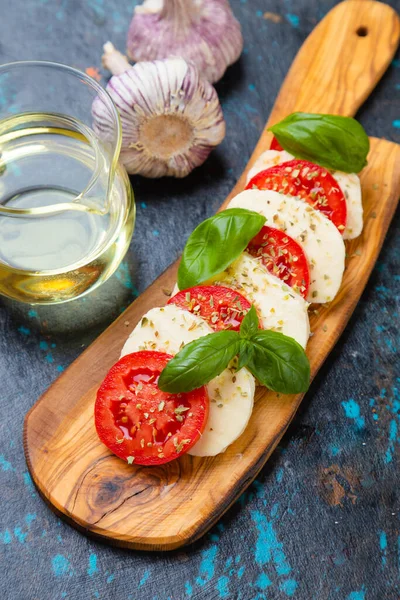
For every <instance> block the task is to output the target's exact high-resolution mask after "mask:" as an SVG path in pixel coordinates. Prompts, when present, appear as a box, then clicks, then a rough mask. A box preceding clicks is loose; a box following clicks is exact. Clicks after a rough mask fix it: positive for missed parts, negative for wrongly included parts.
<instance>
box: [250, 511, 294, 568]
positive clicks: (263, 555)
mask: <svg viewBox="0 0 400 600" xmlns="http://www.w3.org/2000/svg"><path fill="white" fill-rule="evenodd" d="M251 518H252V520H253V521H254V523H255V524H256V527H257V530H258V538H257V541H256V549H255V559H256V563H257V564H258V565H260V566H264V565H266V564H268V563H270V562H271V560H272V561H273V563H274V565H275V568H276V571H277V573H278V575H289V573H290V572H291V570H292V569H291V567H290V565H289V563H288V561H287V559H286V556H285V553H284V551H283V546H282V544H281V543H280V542H279V541H278V538H277V535H276V533H275V530H274V527H273V525H272V522H270V521H268V519H267V517H266V516H265V515H263V514H262V513H261V512H259V511H251Z"/></svg>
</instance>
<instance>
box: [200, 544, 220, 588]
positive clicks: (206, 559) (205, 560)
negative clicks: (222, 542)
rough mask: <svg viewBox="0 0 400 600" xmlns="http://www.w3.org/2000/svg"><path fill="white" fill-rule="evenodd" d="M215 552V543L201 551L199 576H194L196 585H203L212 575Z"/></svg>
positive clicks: (216, 550) (216, 551) (216, 549)
mask: <svg viewBox="0 0 400 600" xmlns="http://www.w3.org/2000/svg"><path fill="white" fill-rule="evenodd" d="M217 553H218V548H217V546H216V545H215V544H214V545H213V546H211V547H210V548H208V549H207V550H204V552H202V553H201V555H202V561H201V563H200V570H199V576H198V577H197V578H196V583H197V584H198V585H200V586H203V585H205V584H206V583H207V581H210V579H212V578H213V577H214V572H215V559H216V557H217Z"/></svg>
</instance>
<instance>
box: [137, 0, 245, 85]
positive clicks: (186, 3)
mask: <svg viewBox="0 0 400 600" xmlns="http://www.w3.org/2000/svg"><path fill="white" fill-rule="evenodd" d="M242 50H243V38H242V33H241V29H240V24H239V22H238V21H237V20H236V19H235V17H234V15H233V13H232V10H231V8H230V5H229V2H228V0H145V1H144V2H143V4H141V5H140V6H137V7H136V8H135V10H134V15H133V19H132V22H131V25H130V28H129V32H128V39H127V53H128V56H129V58H131V59H132V60H134V61H135V62H139V61H141V60H156V59H160V58H168V57H171V56H181V57H182V58H184V59H185V60H187V61H190V62H193V63H194V64H195V65H196V67H197V68H198V69H199V71H200V73H201V74H202V75H203V76H204V77H206V79H208V81H211V82H212V83H214V82H215V81H218V80H219V79H221V77H222V76H223V74H224V73H225V71H226V68H227V67H228V66H229V65H231V64H232V63H234V62H235V61H236V60H237V59H238V58H239V56H240V54H241V52H242Z"/></svg>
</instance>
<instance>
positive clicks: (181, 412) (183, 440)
mask: <svg viewBox="0 0 400 600" xmlns="http://www.w3.org/2000/svg"><path fill="white" fill-rule="evenodd" d="M171 358H172V356H170V355H169V354H164V353H163V352H153V351H148V350H144V351H142V352H133V353H132V354H128V355H127V356H124V357H123V358H121V360H119V361H118V362H117V363H116V364H115V365H114V366H113V367H111V369H110V371H109V372H108V374H107V375H106V378H105V379H104V381H103V383H102V384H101V386H100V389H99V391H98V392H97V398H96V404H95V409H94V419H95V425H96V430H97V434H98V436H99V438H100V440H101V441H102V442H103V444H105V445H106V446H107V448H109V449H110V450H111V452H114V454H116V455H117V456H119V457H120V458H122V459H123V460H126V461H127V462H128V463H133V464H135V465H161V464H163V463H166V462H169V461H171V460H173V459H175V458H178V457H179V456H181V455H182V454H184V453H185V452H187V451H188V450H189V449H190V448H191V447H192V446H193V445H194V444H195V443H196V442H197V440H198V439H199V438H200V435H201V433H202V431H203V429H204V427H205V424H206V421H207V417H208V408H209V400H208V392H207V388H206V387H205V386H203V387H201V388H199V389H197V390H193V392H188V393H184V394H183V393H182V394H168V393H167V392H162V391H161V390H160V389H159V388H158V386H157V381H158V378H159V375H160V373H161V371H162V370H163V368H164V367H165V365H166V364H167V363H168V361H169V360H171Z"/></svg>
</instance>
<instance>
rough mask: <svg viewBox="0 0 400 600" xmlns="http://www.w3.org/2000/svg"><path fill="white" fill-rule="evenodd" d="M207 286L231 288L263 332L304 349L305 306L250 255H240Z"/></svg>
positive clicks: (306, 333)
mask: <svg viewBox="0 0 400 600" xmlns="http://www.w3.org/2000/svg"><path fill="white" fill-rule="evenodd" d="M209 283H210V284H211V285H218V284H220V285H226V286H228V287H233V288H234V289H236V290H237V291H238V292H240V293H241V294H243V295H244V296H245V297H246V298H247V299H248V300H249V302H251V303H252V304H254V306H255V307H256V309H257V312H258V314H259V317H260V319H261V321H262V326H263V328H264V329H274V330H275V331H280V332H281V333H284V334H285V335H287V336H289V337H292V338H294V339H295V340H296V341H297V342H298V343H299V344H301V346H303V348H305V347H306V344H307V341H308V338H309V335H310V323H309V320H308V313H307V308H308V302H306V301H305V300H304V298H303V297H302V296H300V295H299V294H296V292H294V291H293V290H292V289H291V288H290V287H288V286H287V285H285V284H284V283H283V282H282V281H281V280H280V279H278V278H277V277H275V275H271V273H269V272H268V271H267V270H266V269H265V268H264V267H263V266H262V265H261V263H260V261H258V260H257V259H256V258H253V257H252V256H250V254H247V253H246V252H244V253H243V254H242V255H241V256H240V257H239V258H238V259H237V260H236V261H235V262H233V263H232V264H231V265H230V266H229V267H228V268H227V269H226V270H225V271H223V273H221V274H219V275H218V276H217V277H215V278H213V279H212V281H210V282H209Z"/></svg>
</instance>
